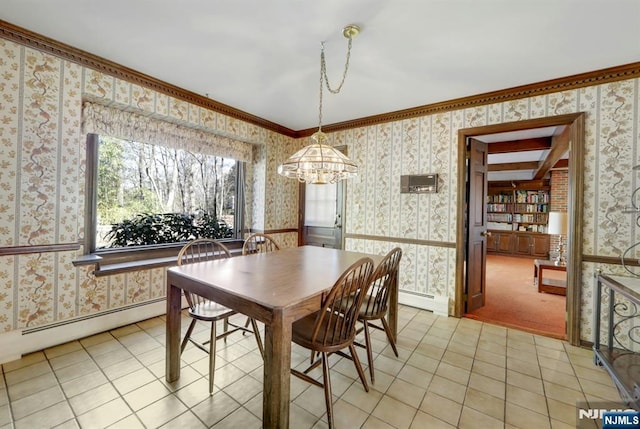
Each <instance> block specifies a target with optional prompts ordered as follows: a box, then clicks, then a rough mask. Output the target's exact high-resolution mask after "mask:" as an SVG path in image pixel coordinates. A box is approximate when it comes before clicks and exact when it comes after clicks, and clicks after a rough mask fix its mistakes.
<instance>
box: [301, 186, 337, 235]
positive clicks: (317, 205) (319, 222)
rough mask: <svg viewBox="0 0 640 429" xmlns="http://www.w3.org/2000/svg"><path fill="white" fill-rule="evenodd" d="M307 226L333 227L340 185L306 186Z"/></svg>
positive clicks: (305, 218)
mask: <svg viewBox="0 0 640 429" xmlns="http://www.w3.org/2000/svg"><path fill="white" fill-rule="evenodd" d="M304 195H305V202H304V207H305V214H304V224H305V226H322V227H330V228H331V227H333V226H334V225H335V221H336V207H337V206H336V202H337V199H338V185H336V184H326V185H313V184H308V185H306V186H305V193H304Z"/></svg>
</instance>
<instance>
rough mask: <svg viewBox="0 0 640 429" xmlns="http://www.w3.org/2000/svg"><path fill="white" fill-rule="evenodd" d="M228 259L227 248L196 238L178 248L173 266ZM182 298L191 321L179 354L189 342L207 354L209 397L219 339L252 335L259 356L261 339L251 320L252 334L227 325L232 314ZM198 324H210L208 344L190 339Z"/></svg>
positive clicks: (189, 295) (189, 294)
mask: <svg viewBox="0 0 640 429" xmlns="http://www.w3.org/2000/svg"><path fill="white" fill-rule="evenodd" d="M230 257H231V253H229V249H227V247H226V246H225V245H224V244H222V243H221V242H219V241H217V240H214V239H210V238H200V239H197V240H193V241H191V242H189V243H187V244H185V245H184V246H183V247H182V249H181V250H180V253H178V261H177V262H178V265H184V264H190V263H194V262H202V261H209V260H213V259H224V258H230ZM184 295H185V298H186V299H187V303H188V304H189V316H190V317H191V318H192V320H191V323H190V324H189V327H188V328H187V332H186V333H185V336H184V339H183V340H182V344H181V346H180V354H182V352H183V351H184V349H185V347H186V346H187V343H189V342H191V343H192V344H193V345H194V346H196V347H197V348H199V349H200V350H202V351H204V352H205V353H209V394H212V393H213V379H214V374H215V368H216V340H219V339H221V338H225V340H226V337H227V336H228V335H230V334H232V333H234V332H236V331H243V332H253V334H254V335H255V337H256V342H257V343H258V349H259V350H260V354H263V347H262V339H261V338H260V335H259V333H258V327H257V324H256V322H255V321H254V320H253V319H251V325H252V328H253V331H251V330H249V329H247V328H246V327H244V326H239V325H236V324H234V323H232V322H230V321H229V317H231V316H233V315H234V314H236V312H235V311H234V310H231V309H230V308H227V307H225V306H223V305H220V304H218V303H217V302H214V301H211V300H208V299H205V298H203V297H202V296H200V295H197V294H195V293H192V292H188V291H184ZM198 320H201V321H203V322H209V323H211V333H210V336H209V340H207V341H205V342H204V343H200V342H199V341H197V340H195V339H193V338H192V337H191V334H192V333H193V328H195V326H196V322H197V321H198ZM220 320H221V321H223V323H224V330H223V332H222V333H221V334H217V333H216V323H217V322H218V321H220ZM229 327H231V329H229ZM207 343H209V348H206V347H205V346H206V345H207Z"/></svg>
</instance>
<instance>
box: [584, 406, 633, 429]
mask: <svg viewBox="0 0 640 429" xmlns="http://www.w3.org/2000/svg"><path fill="white" fill-rule="evenodd" d="M576 409H577V410H576V411H577V416H576V428H577V429H593V428H595V427H601V428H602V429H640V412H639V411H637V410H635V409H633V408H631V407H630V406H628V405H626V404H623V403H619V402H596V403H586V402H578V403H577V405H576ZM594 423H595V424H594Z"/></svg>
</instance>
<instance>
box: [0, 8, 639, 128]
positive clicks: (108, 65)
mask: <svg viewBox="0 0 640 429" xmlns="http://www.w3.org/2000/svg"><path fill="white" fill-rule="evenodd" d="M0 37H2V38H4V39H8V40H12V41H14V42H16V43H19V44H22V45H25V46H28V47H30V48H33V49H37V50H39V51H42V52H46V53H49V54H52V55H55V56H57V57H60V58H63V59H65V60H68V61H72V62H75V63H78V64H80V65H83V66H86V67H89V68H92V69H94V70H97V71H100V72H102V73H105V74H108V75H110V76H114V77H116V78H118V79H122V80H125V81H127V82H131V83H134V84H137V85H140V86H144V87H147V88H150V89H153V90H155V91H157V92H160V93H163V94H166V95H169V96H171V97H174V98H177V99H179V100H183V101H186V102H189V103H192V104H194V105H197V106H201V107H204V108H207V109H210V110H212V111H214V112H218V113H220V114H223V115H227V116H230V117H232V118H235V119H238V120H241V121H245V122H248V123H250V124H254V125H256V126H259V127H262V128H265V129H267V130H271V131H274V132H276V133H279V134H282V135H285V136H287V137H292V138H301V137H308V136H310V135H311V134H313V133H314V132H315V131H316V128H307V129H304V130H298V131H294V130H292V129H290V128H287V127H284V126H282V125H279V124H276V123H275V122H271V121H268V120H266V119H263V118H260V117H258V116H255V115H252V114H250V113H247V112H244V111H242V110H238V109H236V108H233V107H231V106H229V105H226V104H223V103H220V102H217V101H215V100H212V99H210V98H207V97H205V96H202V95H199V94H196V93H194V92H191V91H187V90H185V89H183V88H180V87H177V86H175V85H171V84H169V83H167V82H164V81H161V80H159V79H155V78H153V77H151V76H148V75H146V74H143V73H140V72H137V71H135V70H133V69H130V68H128V67H124V66H122V65H120V64H117V63H114V62H113V61H109V60H107V59H105V58H102V57H99V56H97V55H93V54H90V53H88V52H85V51H83V50H80V49H76V48H74V47H72V46H69V45H66V44H64V43H61V42H57V41H55V40H52V39H49V38H48V37H45V36H42V35H40V34H37V33H34V32H32V31H29V30H26V29H24V28H21V27H18V26H16V25H13V24H10V23H8V22H6V21H3V20H0ZM639 76H640V62H635V63H630V64H626V65H622V66H617V67H610V68H606V69H601V70H596V71H592V72H587V73H581V74H575V75H571V76H566V77H562V78H558V79H551V80H546V81H542V82H538V83H533V84H528V85H522V86H516V87H513V88H507V89H502V90H498V91H492V92H486V93H484V94H478V95H472V96H470V97H463V98H456V99H453V100H448V101H443V102H440V103H433V104H427V105H424V106H418V107H413V108H409V109H403V110H397V111H394V112H389V113H383V114H380V115H374V116H367V117H364V118H359V119H353V120H349V121H344V122H338V123H335V124H329V125H323V126H322V128H323V131H325V132H335V131H341V130H347V129H351V128H360V127H368V126H371V125H377V124H381V123H385V122H393V121H399V120H403V119H410V118H415V117H419V116H426V115H432V114H435V113H442V112H447V111H451V110H460V109H466V108H470V107H478V106H483V105H487V104H494V103H499V102H505V101H511V100H517V99H520V98H527V97H533V96H537V95H543V94H549V93H552V92H559V91H566V90H572V89H576V88H583V87H586V86H592V85H595V84H603V83H609V82H615V81H619V80H625V79H631V78H635V77H639Z"/></svg>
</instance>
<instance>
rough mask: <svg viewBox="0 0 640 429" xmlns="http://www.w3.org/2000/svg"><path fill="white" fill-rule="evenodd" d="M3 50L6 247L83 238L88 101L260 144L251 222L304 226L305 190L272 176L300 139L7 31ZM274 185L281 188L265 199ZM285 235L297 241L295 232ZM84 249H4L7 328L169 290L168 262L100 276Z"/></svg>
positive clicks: (0, 210)
mask: <svg viewBox="0 0 640 429" xmlns="http://www.w3.org/2000/svg"><path fill="white" fill-rule="evenodd" d="M0 51H1V55H0V93H1V98H0V167H1V168H0V189H1V195H2V198H0V247H7V246H32V245H50V244H63V243H77V242H78V241H82V239H83V234H84V231H83V225H84V204H85V201H84V194H85V190H84V183H85V176H84V169H85V136H84V135H83V133H82V101H83V100H85V99H90V100H92V101H97V102H102V103H105V104H110V105H114V106H117V107H120V108H127V109H133V110H135V111H139V112H142V113H143V114H149V115H153V116H155V117H158V118H164V119H167V120H170V121H172V122H176V123H182V124H186V125H188V126H193V127H197V128H201V129H205V130H206V129H208V130H213V131H216V132H218V133H222V134H224V135H226V136H229V137H232V138H236V139H238V140H243V141H247V142H250V143H254V144H256V147H257V148H259V150H257V153H258V154H260V153H262V156H258V157H257V158H256V169H255V170H256V171H254V168H253V165H250V166H249V168H248V170H249V171H248V172H247V181H248V183H249V184H250V185H251V186H249V189H248V190H247V197H248V200H249V201H253V202H254V206H252V207H251V206H250V207H249V208H248V210H247V214H248V215H249V219H250V221H251V222H253V223H250V226H251V227H252V228H257V229H263V228H270V227H271V226H270V225H277V228H280V229H283V228H295V227H296V226H297V217H296V216H295V215H293V216H291V215H290V214H289V213H290V212H293V213H297V198H289V199H287V198H286V195H287V193H289V194H291V193H292V192H294V190H295V189H297V188H295V187H294V186H293V184H291V183H288V182H286V181H285V180H282V181H281V182H282V183H271V182H273V179H272V178H266V177H265V173H266V172H267V171H269V172H273V171H275V167H274V166H273V165H274V164H275V165H277V163H278V162H280V161H281V160H283V159H284V158H286V156H288V155H287V154H286V153H285V152H286V151H289V150H290V149H291V148H293V147H295V145H296V142H295V141H293V140H292V139H290V138H288V137H284V136H282V135H279V134H275V133H273V132H271V131H268V130H265V129H262V128H260V127H257V126H254V125H251V124H247V123H244V122H242V121H238V120H236V119H233V118H230V117H227V116H224V115H221V114H218V113H215V112H212V111H209V110H206V109H203V108H200V107H198V106H194V105H190V104H188V103H185V102H182V101H180V100H176V99H173V98H171V97H168V96H166V95H163V94H159V93H157V92H154V91H151V90H149V89H147V88H142V87H140V86H137V85H133V84H130V83H128V82H124V81H122V80H118V79H115V78H113V77H111V76H107V75H104V74H102V73H99V72H97V71H95V70H91V69H87V68H84V67H81V66H79V65H77V64H74V63H71V62H68V61H62V60H60V59H59V58H57V57H55V56H51V55H47V54H43V53H41V52H39V51H36V50H33V49H30V48H26V47H24V46H20V45H18V44H15V43H13V42H10V41H6V40H3V39H0ZM295 186H297V184H296V185H295ZM267 189H274V190H277V191H278V192H277V193H274V194H271V195H269V196H268V198H265V197H267V195H266V190H267ZM285 200H286V201H288V204H284V201H285ZM274 205H276V206H274ZM266 216H268V217H269V218H268V220H265V217H266ZM292 236H293V237H295V240H294V239H293V238H292ZM278 240H279V242H280V243H281V245H283V246H291V245H295V244H297V236H296V235H295V234H291V233H288V234H286V233H285V234H278ZM80 254H82V249H81V250H80V251H77V252H76V251H65V252H50V253H36V254H29V255H16V256H2V257H0V332H3V331H5V332H6V331H11V330H16V329H23V328H33V327H36V326H40V325H43V324H47V323H50V322H55V321H60V320H64V319H69V318H73V317H76V316H81V315H86V314H89V313H96V312H101V311H104V310H108V309H112V308H117V307H121V306H124V305H128V304H131V303H136V302H141V301H145V300H150V299H154V298H158V297H162V296H163V295H164V291H165V270H164V269H154V270H143V271H139V272H136V273H131V274H121V275H114V276H108V277H99V278H96V277H94V276H93V275H91V274H90V272H91V270H93V266H88V267H79V268H76V267H74V266H73V264H72V261H73V260H74V259H75V258H76V257H77V256H78V255H80Z"/></svg>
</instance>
